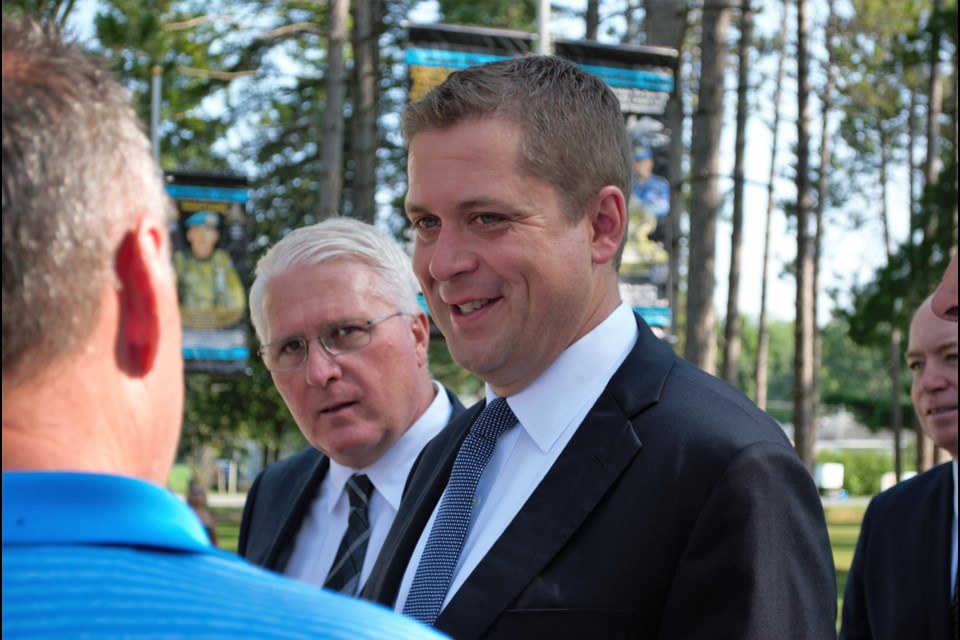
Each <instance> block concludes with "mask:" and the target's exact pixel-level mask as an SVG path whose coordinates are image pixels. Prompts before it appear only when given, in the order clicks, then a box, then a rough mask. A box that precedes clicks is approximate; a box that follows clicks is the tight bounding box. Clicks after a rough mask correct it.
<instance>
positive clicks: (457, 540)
mask: <svg viewBox="0 0 960 640" xmlns="http://www.w3.org/2000/svg"><path fill="white" fill-rule="evenodd" d="M516 423H517V418H516V416H515V415H513V411H512V410H511V409H510V407H509V405H507V401H506V400H504V399H503V398H497V399H495V400H494V401H493V402H491V403H490V404H488V405H487V406H486V408H484V410H483V411H482V412H481V413H480V416H479V417H478V418H477V421H476V422H475V423H474V424H473V427H471V428H470V433H468V434H467V437H466V438H465V439H464V441H463V444H461V445H460V451H458V452H457V458H456V460H455V461H454V463H453V470H452V471H451V472H450V480H449V481H448V483H447V489H446V491H445V492H444V494H443V498H442V499H441V500H440V508H439V510H438V511H437V517H436V520H434V522H433V528H432V529H431V530H430V535H429V536H428V537H427V544H426V546H425V547H424V549H423V555H422V556H420V563H419V564H418V565H417V572H416V573H415V574H414V576H413V582H412V583H411V585H410V593H409V595H408V596H407V601H406V603H405V604H404V606H403V613H404V614H405V615H408V616H411V617H413V618H415V619H417V620H419V621H420V622H422V623H424V624H427V625H432V624H433V623H434V621H435V620H436V619H437V616H438V615H439V614H440V608H441V606H442V605H443V601H444V598H446V595H447V590H448V589H449V588H450V583H451V581H452V580H453V572H454V570H455V569H456V568H457V562H458V561H459V559H460V552H461V551H462V550H463V543H464V540H465V539H466V537H467V529H468V528H469V526H470V518H471V516H472V515H473V502H474V494H475V492H476V489H477V482H479V480H480V475H481V474H482V473H483V469H484V467H486V466H487V463H488V462H489V461H490V456H491V455H493V450H494V448H495V447H496V446H497V439H498V438H499V437H500V435H501V434H502V433H503V432H504V431H506V430H507V429H509V428H510V427H512V426H513V425H515V424H516Z"/></svg>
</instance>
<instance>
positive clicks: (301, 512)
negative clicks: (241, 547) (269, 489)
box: [264, 452, 330, 572]
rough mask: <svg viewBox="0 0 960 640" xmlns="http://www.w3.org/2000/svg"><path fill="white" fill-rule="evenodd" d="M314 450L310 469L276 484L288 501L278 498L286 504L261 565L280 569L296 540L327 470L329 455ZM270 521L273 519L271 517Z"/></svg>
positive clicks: (285, 566) (288, 557) (283, 567)
mask: <svg viewBox="0 0 960 640" xmlns="http://www.w3.org/2000/svg"><path fill="white" fill-rule="evenodd" d="M317 453H318V457H317V459H316V461H315V462H314V463H313V465H312V467H311V468H310V471H309V473H301V474H295V475H293V479H292V481H291V483H290V485H289V486H288V487H278V489H279V491H282V492H283V494H285V495H287V496H289V497H290V498H291V499H290V501H289V502H284V501H281V502H280V503H279V504H286V507H285V511H284V513H283V514H282V515H281V517H280V518H279V522H280V528H279V529H278V530H277V535H276V536H275V537H274V539H273V542H272V543H271V545H270V550H269V551H268V552H267V558H266V562H265V563H264V566H265V567H267V568H268V569H272V570H274V571H278V572H283V571H284V570H285V569H286V568H287V563H288V562H289V561H290V555H291V554H292V553H293V545H294V543H295V542H296V540H297V533H298V532H299V531H300V525H301V524H303V519H304V517H305V515H306V513H307V509H309V508H310V505H311V504H312V503H313V499H314V498H315V497H316V495H317V490H318V488H319V487H320V483H321V482H323V479H324V478H325V477H326V475H327V470H328V469H329V468H330V460H329V458H327V456H325V455H323V454H320V453H319V452H317ZM283 494H280V495H283ZM277 497H279V496H277ZM270 521H275V520H273V519H270Z"/></svg>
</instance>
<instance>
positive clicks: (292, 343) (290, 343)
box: [277, 338, 307, 356]
mask: <svg viewBox="0 0 960 640" xmlns="http://www.w3.org/2000/svg"><path fill="white" fill-rule="evenodd" d="M306 346H307V343H306V342H304V340H303V338H291V339H290V340H287V341H286V342H284V343H282V344H280V345H279V346H278V347H277V353H278V354H279V355H281V356H287V355H296V354H298V353H300V352H301V351H303V350H304V349H305V348H306Z"/></svg>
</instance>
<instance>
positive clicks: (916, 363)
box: [907, 360, 924, 373]
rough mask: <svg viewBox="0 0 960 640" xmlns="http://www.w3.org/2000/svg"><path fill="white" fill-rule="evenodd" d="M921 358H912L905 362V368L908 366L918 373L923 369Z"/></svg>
mask: <svg viewBox="0 0 960 640" xmlns="http://www.w3.org/2000/svg"><path fill="white" fill-rule="evenodd" d="M923 365H924V362H923V360H912V361H910V362H908V363H907V368H909V369H910V370H911V371H913V372H914V373H919V372H921V371H923Z"/></svg>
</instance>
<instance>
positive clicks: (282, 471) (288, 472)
mask: <svg viewBox="0 0 960 640" xmlns="http://www.w3.org/2000/svg"><path fill="white" fill-rule="evenodd" d="M326 460H327V457H326V456H325V455H324V454H323V453H321V452H320V451H318V450H317V449H315V448H313V447H312V446H307V447H306V448H305V449H302V450H301V451H298V452H297V453H294V454H292V455H289V456H287V457H286V458H283V459H282V460H278V461H277V462H274V463H273V464H270V465H267V467H266V468H265V469H264V470H263V471H261V472H260V477H261V479H262V482H270V483H272V482H286V481H288V480H290V479H291V478H293V477H297V478H299V477H301V476H302V474H304V473H306V472H308V471H310V470H311V469H313V468H314V467H316V465H318V464H320V463H322V462H325V461H326Z"/></svg>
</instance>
